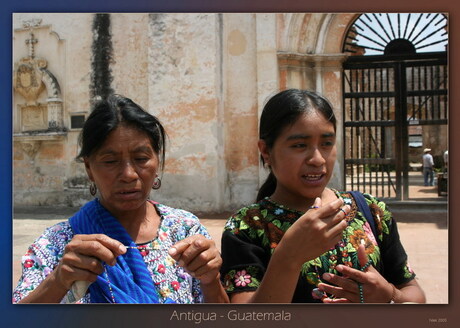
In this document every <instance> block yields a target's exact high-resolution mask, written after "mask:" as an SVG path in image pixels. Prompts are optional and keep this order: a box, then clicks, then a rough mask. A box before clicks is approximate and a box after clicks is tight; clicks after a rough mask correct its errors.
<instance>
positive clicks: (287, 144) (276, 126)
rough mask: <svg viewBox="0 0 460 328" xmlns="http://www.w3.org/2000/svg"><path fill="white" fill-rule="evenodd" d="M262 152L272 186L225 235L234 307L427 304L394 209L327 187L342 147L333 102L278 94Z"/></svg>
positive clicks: (267, 115) (264, 123) (267, 114)
mask: <svg viewBox="0 0 460 328" xmlns="http://www.w3.org/2000/svg"><path fill="white" fill-rule="evenodd" d="M258 147H259V151H260V154H261V158H262V163H263V164H264V166H265V167H266V168H267V169H268V170H269V175H268V177H267V180H266V181H265V183H264V184H263V185H262V186H261V188H260V190H259V193H258V195H257V199H256V203H254V204H251V205H249V206H247V207H244V208H242V209H240V210H239V211H237V212H236V213H235V214H234V215H233V216H231V217H230V218H229V219H228V221H227V223H226V226H225V228H224V232H223V235H222V259H223V264H222V268H221V277H222V279H223V283H224V287H225V289H226V291H227V293H228V294H229V296H230V300H231V302H232V303H249V302H252V303H291V302H295V303H313V302H324V303H350V302H353V303H393V302H395V303H404V302H417V303H424V302H425V295H424V292H423V291H422V289H421V288H420V286H419V285H418V283H417V281H416V280H415V274H414V272H413V271H412V270H411V268H410V267H409V265H408V262H407V254H406V252H405V251H404V248H403V246H402V245H401V242H400V240H399V235H398V229H397V225H396V222H395V220H394V219H393V217H392V214H391V213H390V212H389V210H388V208H387V206H386V205H385V204H384V203H383V202H381V201H379V200H378V199H376V198H375V197H373V196H371V195H369V194H360V195H361V196H362V198H361V200H363V201H364V203H365V206H367V207H368V210H369V216H372V217H371V218H369V217H368V216H367V215H365V214H363V213H362V212H361V210H360V208H359V207H358V205H357V203H356V200H355V199H354V198H353V196H352V195H351V194H350V193H349V192H345V191H338V190H335V189H332V188H328V187H327V184H328V182H329V180H330V178H331V176H332V173H333V169H334V165H335V161H336V156H337V149H336V147H337V146H336V119H335V116H334V112H333V109H332V107H331V105H330V104H329V102H328V101H327V100H326V99H325V98H323V97H321V96H320V95H318V94H317V93H314V92H310V91H305V90H298V89H289V90H285V91H282V92H280V93H278V94H276V95H275V96H273V97H272V98H271V99H270V100H269V101H268V102H267V104H266V105H265V107H264V109H263V112H262V115H261V118H260V130H259V142H258ZM364 208H365V207H364ZM368 220H372V221H368ZM371 223H375V227H376V229H375V230H376V232H375V234H374V232H373V231H372V230H373V229H372V228H371V226H370V224H371Z"/></svg>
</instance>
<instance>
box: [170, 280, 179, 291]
mask: <svg viewBox="0 0 460 328" xmlns="http://www.w3.org/2000/svg"><path fill="white" fill-rule="evenodd" d="M171 286H172V288H173V289H174V290H179V288H180V284H179V282H177V281H173V282H172V283H171Z"/></svg>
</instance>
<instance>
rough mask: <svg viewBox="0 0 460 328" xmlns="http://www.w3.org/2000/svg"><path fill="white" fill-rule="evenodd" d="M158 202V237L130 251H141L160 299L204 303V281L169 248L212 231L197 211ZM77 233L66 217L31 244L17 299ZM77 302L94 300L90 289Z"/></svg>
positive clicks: (54, 262) (40, 277)
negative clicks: (180, 262)
mask: <svg viewBox="0 0 460 328" xmlns="http://www.w3.org/2000/svg"><path fill="white" fill-rule="evenodd" d="M155 206H156V208H157V210H158V212H159V214H160V217H161V223H160V227H159V229H158V235H157V238H155V239H154V240H153V241H151V242H149V243H146V244H139V245H138V246H139V250H137V249H128V250H127V252H138V251H139V252H140V253H141V255H142V258H143V259H144V262H145V264H146V266H147V268H148V270H149V272H150V275H151V277H152V280H153V282H154V284H155V287H156V289H157V291H158V294H159V296H160V303H162V302H164V301H165V300H166V299H167V298H170V299H171V300H173V301H174V302H176V303H202V302H203V295H202V293H201V289H200V281H199V280H198V279H195V278H193V277H192V276H190V275H189V274H188V273H187V272H186V271H185V270H184V269H183V268H181V267H179V266H178V265H177V263H176V261H175V260H174V259H173V258H171V257H170V256H169V254H168V250H169V249H170V248H171V246H172V245H174V244H175V243H176V242H178V241H180V240H182V239H184V238H186V237H189V236H191V235H195V234H202V235H204V236H205V237H206V238H210V236H209V233H208V232H207V230H206V228H205V227H204V226H203V225H201V223H200V222H199V220H198V218H197V217H196V216H195V215H193V214H191V213H189V212H186V211H183V210H180V209H174V208H171V207H168V206H165V205H162V204H156V203H155ZM73 236H74V232H73V231H72V228H71V226H70V224H69V222H68V221H65V222H61V223H58V224H56V225H54V226H52V227H49V228H47V229H46V230H45V232H44V233H43V234H42V235H41V236H40V237H39V238H37V240H36V241H35V242H34V243H33V244H32V245H31V246H30V247H29V249H28V251H27V253H26V254H25V255H24V256H23V257H22V276H21V278H20V280H19V282H18V284H17V287H16V288H15V290H14V292H13V302H14V303H16V302H18V301H19V300H21V299H22V298H24V297H25V296H27V295H28V294H29V293H30V292H31V291H32V290H34V289H35V288H36V287H37V286H38V285H39V284H40V283H41V282H42V281H43V280H44V279H45V278H46V276H47V275H48V274H49V273H50V272H52V271H53V269H54V268H55V267H56V266H57V265H58V263H59V261H60V259H61V258H62V256H63V255H64V248H65V246H66V245H67V244H68V243H69V242H70V240H71V239H72V238H73ZM122 256H123V255H122ZM77 303H90V295H89V293H87V294H86V295H85V297H84V298H82V299H81V300H79V301H78V302H77Z"/></svg>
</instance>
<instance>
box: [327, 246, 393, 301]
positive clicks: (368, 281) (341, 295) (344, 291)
mask: <svg viewBox="0 0 460 328" xmlns="http://www.w3.org/2000/svg"><path fill="white" fill-rule="evenodd" d="M358 260H359V263H360V266H361V267H363V266H365V265H366V263H367V261H368V258H367V255H366V251H365V248H364V246H363V245H360V246H359V248H358ZM336 270H337V271H339V272H340V273H341V274H342V276H338V275H334V274H331V273H325V274H323V279H324V280H326V281H329V282H330V283H332V284H334V285H335V286H332V285H329V284H325V283H320V284H319V285H318V288H319V289H320V290H321V291H324V292H326V293H328V294H329V295H334V297H333V298H331V297H328V298H325V299H324V300H323V302H324V303H359V302H360V301H361V298H360V292H359V286H358V283H360V284H361V285H362V292H363V300H364V302H365V303H389V302H390V300H394V299H395V297H396V293H397V292H399V291H398V290H397V289H396V287H394V285H392V284H390V283H389V282H388V281H386V280H385V278H384V277H382V275H381V274H380V273H379V272H378V271H377V270H376V269H375V268H374V267H373V266H372V265H371V266H369V267H368V268H367V269H365V270H364V271H360V270H356V269H353V268H350V267H348V266H345V265H338V266H337V267H336Z"/></svg>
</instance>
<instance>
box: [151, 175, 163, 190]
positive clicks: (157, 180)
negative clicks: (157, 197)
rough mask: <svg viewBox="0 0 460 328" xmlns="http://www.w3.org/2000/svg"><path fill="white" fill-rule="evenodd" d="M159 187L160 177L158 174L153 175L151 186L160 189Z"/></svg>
mask: <svg viewBox="0 0 460 328" xmlns="http://www.w3.org/2000/svg"><path fill="white" fill-rule="evenodd" d="M160 187H161V179H160V178H159V177H158V174H157V176H156V177H155V180H154V181H153V186H152V189H155V190H157V189H160Z"/></svg>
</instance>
